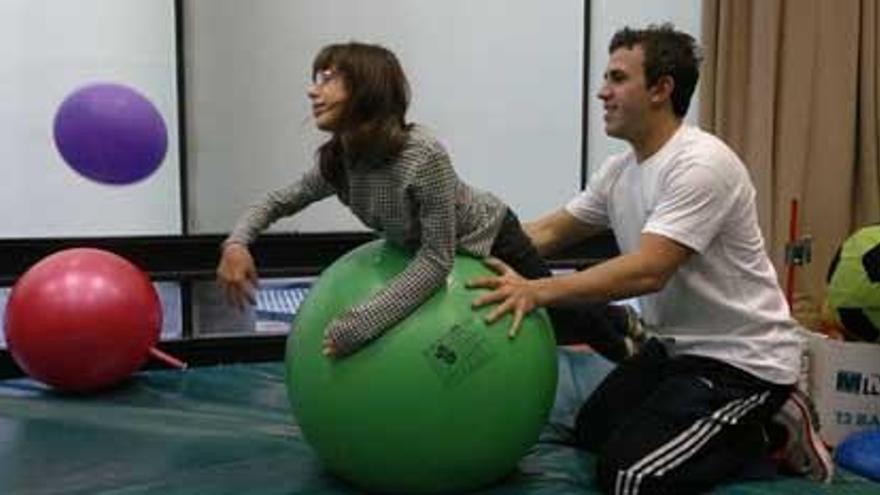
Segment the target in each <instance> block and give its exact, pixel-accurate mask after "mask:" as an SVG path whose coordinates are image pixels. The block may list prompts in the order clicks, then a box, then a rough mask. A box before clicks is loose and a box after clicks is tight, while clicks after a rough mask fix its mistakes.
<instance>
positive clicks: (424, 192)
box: [325, 152, 458, 356]
mask: <svg viewBox="0 0 880 495" xmlns="http://www.w3.org/2000/svg"><path fill="white" fill-rule="evenodd" d="M425 160H426V163H424V164H423V165H420V166H418V173H417V176H416V178H415V180H414V184H412V186H411V187H412V189H411V190H412V194H413V195H414V197H415V200H416V201H417V203H418V204H419V217H418V221H419V223H420V225H421V243H420V246H419V248H418V250H417V251H416V253H415V256H414V257H413V259H412V261H410V263H409V264H408V265H407V267H406V268H405V269H404V270H403V271H402V272H400V273H399V274H397V276H395V277H394V278H393V279H391V281H390V282H389V283H388V285H387V286H385V287H384V288H383V289H382V290H380V291H379V292H378V293H377V294H376V295H374V296H373V297H372V298H370V299H369V300H367V301H366V302H364V303H362V304H359V305H357V306H355V307H353V308H351V309H349V310H348V311H346V312H345V313H343V314H342V315H341V316H339V317H338V318H337V319H336V320H334V321H333V322H331V324H330V325H329V326H328V327H327V331H326V344H327V345H326V346H325V353H327V354H330V355H334V356H344V355H347V354H350V353H352V352H354V351H356V350H357V349H359V348H360V347H362V346H363V345H365V344H366V343H367V342H368V341H370V340H372V339H374V338H376V337H378V336H379V335H381V334H382V333H383V332H385V331H386V330H387V329H388V328H389V327H391V326H393V325H394V324H396V323H397V322H399V321H400V320H402V319H404V318H405V317H406V316H407V315H409V314H410V313H412V312H413V311H414V310H415V309H416V308H418V307H419V306H420V305H421V304H422V303H424V302H425V301H426V300H427V299H428V298H429V297H430V296H431V295H432V294H434V292H435V291H436V290H437V288H438V287H440V286H442V285H443V284H444V283H445V281H446V277H447V275H449V272H450V271H451V270H452V264H453V261H454V257H455V247H456V219H455V188H456V184H457V182H458V179H457V177H456V176H455V172H454V171H453V170H452V165H451V163H450V161H449V157H448V156H447V155H446V154H445V153H442V152H436V153H431V154H430V155H428V156H427V157H426V158H425Z"/></svg>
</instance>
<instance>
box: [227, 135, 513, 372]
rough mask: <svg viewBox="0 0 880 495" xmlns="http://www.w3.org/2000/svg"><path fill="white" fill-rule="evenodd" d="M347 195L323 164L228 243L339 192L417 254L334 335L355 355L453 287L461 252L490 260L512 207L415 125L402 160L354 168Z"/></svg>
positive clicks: (256, 209) (239, 227) (272, 199)
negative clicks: (469, 179) (468, 180)
mask: <svg viewBox="0 0 880 495" xmlns="http://www.w3.org/2000/svg"><path fill="white" fill-rule="evenodd" d="M346 167H347V176H348V184H347V190H344V191H339V190H336V189H335V188H334V187H333V186H332V185H331V184H330V183H329V182H327V181H326V180H324V177H323V176H322V175H321V172H320V169H319V167H318V166H317V165H316V166H314V167H313V168H312V169H310V170H309V171H307V172H306V173H305V174H304V175H303V176H302V178H301V179H300V180H299V181H297V182H295V183H293V184H291V185H289V186H287V187H284V188H282V189H279V190H276V191H273V192H271V193H269V194H268V195H266V196H265V197H264V198H263V199H262V200H261V201H259V202H257V203H254V204H252V205H251V206H250V207H248V208H247V209H246V210H245V212H244V214H243V215H242V216H241V218H240V219H239V220H238V222H237V223H236V224H235V227H234V228H233V230H232V233H231V234H230V235H229V237H228V238H227V239H226V241H224V243H229V242H238V243H243V244H249V243H250V242H252V241H253V240H254V239H255V238H256V237H257V235H258V234H259V233H260V232H261V231H263V230H264V229H266V228H267V227H268V226H269V225H270V224H272V223H273V222H275V221H276V220H278V219H279V218H281V217H284V216H289V215H293V214H295V213H297V212H298V211H300V210H302V209H303V208H305V207H306V206H307V205H309V204H310V203H313V202H315V201H318V200H321V199H324V198H326V197H328V196H331V195H333V194H336V195H337V197H339V199H340V200H341V201H342V202H343V203H344V204H346V205H347V206H348V207H349V209H351V211H352V212H353V213H354V214H355V215H356V216H357V217H358V218H359V219H360V220H361V221H362V222H363V223H364V224H366V225H367V226H368V227H370V228H372V229H374V230H376V231H377V232H378V233H379V234H380V235H382V236H383V237H385V238H386V239H388V240H390V241H392V242H395V243H397V244H400V245H403V246H407V247H410V248H413V249H415V250H416V255H415V257H414V258H413V260H412V261H411V262H410V264H409V266H407V267H406V269H405V270H403V271H402V272H401V273H400V274H398V275H397V276H396V277H395V278H393V279H392V280H391V281H390V282H389V284H388V285H387V286H386V287H385V288H384V289H383V290H381V291H379V292H378V293H377V294H376V295H375V296H374V297H372V298H371V299H369V300H367V301H365V302H364V303H362V304H359V305H357V306H355V307H352V308H351V309H349V310H348V311H347V312H345V313H343V314H342V315H340V316H339V317H337V318H336V320H334V321H333V322H331V323H330V325H329V326H328V328H327V330H326V335H327V337H329V338H331V339H332V340H333V342H334V344H335V346H336V350H337V354H338V355H346V354H349V353H351V352H354V351H355V350H357V349H358V348H360V347H361V346H363V345H364V344H366V343H367V342H368V341H370V340H372V339H374V338H376V337H378V336H379V335H381V334H382V332H384V330H385V329H387V328H388V327H390V326H392V325H394V324H395V323H397V322H398V321H400V320H402V319H403V318H404V317H405V316H406V315H408V314H409V313H410V312H412V311H413V310H414V309H415V308H416V307H418V306H419V305H420V304H421V303H422V302H424V301H425V300H426V299H427V298H428V297H429V296H430V295H431V294H432V293H433V292H434V291H435V290H436V289H437V288H438V287H440V286H441V285H442V284H444V283H445V281H446V277H447V275H448V274H449V271H450V270H451V268H452V262H453V257H454V255H455V251H456V249H459V250H461V251H463V252H466V253H469V254H472V255H475V256H480V257H482V256H486V255H488V254H489V251H490V249H491V248H492V243H493V241H494V239H495V236H496V235H497V233H498V230H499V228H500V226H501V221H502V219H503V218H504V214H505V212H506V211H507V206H506V205H505V204H504V203H502V202H501V201H500V200H499V199H498V198H496V197H495V196H493V195H491V194H490V193H488V192H484V191H480V190H478V189H475V188H473V187H471V186H469V185H467V184H465V183H464V182H462V181H461V180H460V179H459V178H458V176H457V175H456V173H455V170H454V169H453V168H452V163H451V161H450V159H449V155H448V154H447V153H446V150H445V149H444V148H443V146H442V145H441V144H440V143H439V142H438V141H437V140H436V139H435V138H434V137H433V136H432V135H431V134H430V133H429V132H428V131H427V130H426V129H424V128H423V127H421V126H413V127H412V128H411V129H410V131H409V137H408V140H407V142H406V144H405V145H404V148H403V150H402V151H401V153H400V155H399V156H398V157H397V158H396V159H395V160H393V161H392V162H390V163H387V164H385V165H381V166H365V165H363V164H346Z"/></svg>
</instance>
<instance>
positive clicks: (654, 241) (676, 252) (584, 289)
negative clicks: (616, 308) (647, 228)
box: [534, 233, 693, 306]
mask: <svg viewBox="0 0 880 495" xmlns="http://www.w3.org/2000/svg"><path fill="white" fill-rule="evenodd" d="M692 253H693V250H692V249H691V248H689V247H687V246H685V245H683V244H680V243H678V242H676V241H674V240H672V239H669V238H667V237H664V236H662V235H657V234H650V233H645V234H642V235H641V238H640V242H639V249H638V250H637V251H635V252H632V253H627V254H623V255H620V256H616V257H614V258H612V259H610V260H608V261H605V262H603V263H599V264H597V265H594V266H592V267H590V268H588V269H586V270H583V271H580V272H575V273H572V274H570V275H566V276H561V277H554V278H552V279H545V280H543V282H546V283H540V284H535V287H534V289H535V296H536V302H537V304H538V305H540V306H559V305H571V304H577V303H580V302H584V301H594V302H604V301H614V300H618V299H625V298H628V297H635V296H640V295H642V294H650V293H653V292H657V291H659V290H661V289H662V288H663V287H664V286H665V285H666V283H667V282H668V281H669V279H670V278H671V277H672V275H674V274H675V272H676V271H677V270H678V268H679V267H680V266H681V265H682V264H683V263H684V262H685V261H687V259H688V257H689V256H690V255H691V254H692Z"/></svg>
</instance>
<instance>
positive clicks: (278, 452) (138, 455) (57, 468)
mask: <svg viewBox="0 0 880 495" xmlns="http://www.w3.org/2000/svg"><path fill="white" fill-rule="evenodd" d="M608 369H609V366H608V365H607V363H604V362H603V361H602V360H601V359H599V358H596V357H594V356H592V355H582V354H579V353H571V352H568V351H560V390H559V391H558V393H557V407H556V408H554V411H553V416H552V417H551V424H550V425H548V428H547V431H546V434H545V435H544V436H543V437H542V441H541V442H539V443H538V444H537V445H536V446H535V447H534V448H533V449H532V451H531V452H530V453H529V454H528V455H527V456H526V457H525V458H524V459H523V460H522V461H521V462H520V464H519V466H518V469H517V470H516V471H515V472H514V473H512V474H511V476H510V477H508V478H507V479H505V480H503V482H502V483H499V484H498V485H496V486H494V487H492V488H490V489H488V490H484V491H483V492H481V493H487V494H493V495H500V494H514V493H516V494H522V493H526V494H570V493H587V494H589V493H598V491H597V489H596V488H595V486H594V484H593V481H592V464H593V460H592V458H591V456H590V455H589V454H586V453H584V452H582V451H579V450H577V449H574V448H571V447H569V446H566V445H562V444H559V443H555V442H554V441H553V440H554V439H555V438H556V436H555V435H556V434H555V431H554V429H555V428H557V427H558V426H557V424H556V423H559V422H562V423H564V421H565V419H566V417H570V415H571V414H572V410H573V407H574V406H573V404H574V402H572V401H571V400H569V398H570V396H574V395H577V394H578V393H584V392H585V391H589V390H591V389H592V387H594V386H595V384H596V383H597V382H598V380H599V379H601V377H602V376H603V375H604V373H605V372H607V370H608ZM283 373H284V371H283V366H282V364H281V363H265V364H250V365H231V366H217V367H209V368H196V369H191V370H189V371H186V372H178V371H151V372H145V373H141V374H139V375H137V376H136V377H134V378H133V379H132V380H131V381H129V382H128V383H126V384H125V385H124V386H121V387H119V388H117V389H115V390H111V391H108V392H104V393H101V394H99V395H95V396H89V397H76V396H65V395H60V394H56V393H53V392H51V391H48V390H46V389H45V388H44V387H42V386H40V385H39V384H37V383H35V382H33V381H31V380H28V379H16V380H7V381H2V382H0V494H4V495H13V494H27V495H49V494H64V495H71V494H89V495H95V494H105V495H110V494H112V495H129V494H131V495H133V494H162V495H177V494H180V495H183V494H186V495H193V494H200V495H216V494H236V495H248V494H253V495H275V494H277V495H296V494H354V493H359V492H358V490H356V489H354V488H352V487H349V486H347V485H345V484H344V483H342V482H340V481H338V480H336V479H335V478H333V477H332V476H331V475H330V474H328V473H327V472H325V471H324V470H323V469H322V466H321V465H320V463H319V462H318V460H317V458H316V457H315V455H314V453H313V451H312V449H311V448H310V447H309V446H308V445H307V444H306V443H305V442H304V440H303V439H302V436H301V434H300V432H299V430H298V429H297V427H296V424H295V422H294V419H293V418H292V416H291V414H290V409H289V406H288V403H287V397H286V392H285V388H284V381H283V380H284V378H283ZM716 493H723V494H738V495H745V494H766V493H779V494H792V495H795V494H796V495H806V494H811V493H817V494H818V493H825V494H871V493H874V494H876V493H880V485H878V484H874V483H871V482H869V481H867V480H865V479H863V478H860V477H858V476H855V475H852V474H849V473H845V472H841V473H840V474H839V475H838V477H837V479H836V480H835V483H834V484H833V485H829V486H822V485H817V484H814V483H811V482H808V481H806V480H802V479H792V478H778V479H774V480H768V481H760V482H748V483H746V482H743V483H737V484H733V485H729V486H726V487H723V488H721V489H719V490H717V491H716Z"/></svg>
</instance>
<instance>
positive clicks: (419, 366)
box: [286, 241, 557, 493]
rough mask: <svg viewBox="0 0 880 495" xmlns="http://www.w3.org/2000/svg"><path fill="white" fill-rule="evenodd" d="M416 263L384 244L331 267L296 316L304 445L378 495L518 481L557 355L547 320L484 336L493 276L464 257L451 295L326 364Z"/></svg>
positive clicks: (292, 366) (538, 317) (291, 356)
mask: <svg viewBox="0 0 880 495" xmlns="http://www.w3.org/2000/svg"><path fill="white" fill-rule="evenodd" d="M411 258H412V253H411V252H409V251H406V250H404V249H402V248H399V247H396V246H394V245H392V244H390V243H386V242H385V241H374V242H370V243H368V244H365V245H363V246H360V247H358V248H357V249H354V250H353V251H351V252H349V253H348V254H346V255H345V256H343V257H341V258H340V259H339V260H337V261H336V262H335V263H333V264H332V265H331V266H330V267H329V268H327V269H326V270H325V271H324V272H323V274H322V275H321V277H320V279H319V280H318V281H317V283H316V284H315V285H314V287H312V289H311V291H310V292H309V296H308V297H307V299H306V300H305V301H304V302H303V304H302V305H301V306H300V308H299V312H298V314H297V316H296V320H295V321H294V324H293V326H294V329H293V331H292V332H291V334H290V337H289V338H288V340H287V355H286V371H287V377H286V383H287V391H288V397H289V399H290V402H291V405H292V408H293V413H294V415H295V417H296V419H297V422H298V424H299V427H300V428H301V431H302V433H303V435H304V436H305V438H306V440H307V441H308V442H309V443H310V444H311V445H312V447H314V449H315V451H316V452H317V454H318V456H319V457H320V459H321V460H322V461H323V462H324V464H325V465H326V466H327V467H328V468H329V469H330V470H331V471H332V472H334V473H335V474H336V475H338V476H339V477H340V478H342V479H344V480H347V481H349V482H350V483H352V484H354V485H356V486H358V487H360V488H363V489H366V490H370V491H381V492H396V493H427V492H457V491H462V490H468V489H473V488H478V487H481V486H485V485H488V484H490V483H492V482H494V481H496V480H498V479H499V478H501V477H503V476H505V475H507V474H508V473H510V472H511V471H512V470H513V469H514V468H515V467H516V465H517V462H518V461H519V459H520V458H521V457H522V456H523V455H524V454H525V453H526V451H527V450H528V449H529V447H531V446H532V445H533V444H534V442H535V441H536V440H537V438H538V434H539V433H540V430H541V428H542V426H543V425H544V423H545V421H546V420H547V416H548V413H549V411H550V408H551V407H552V405H553V397H554V393H555V390H556V372H557V368H556V346H555V342H554V338H553V332H552V329H551V326H550V321H549V319H548V317H547V314H546V313H545V312H544V311H543V310H540V311H534V312H533V313H532V314H531V315H529V316H528V317H526V318H525V320H524V321H523V326H522V328H521V331H520V333H519V335H518V336H517V337H516V338H515V339H509V338H508V337H507V330H508V328H509V326H510V323H511V319H510V317H505V318H503V319H501V320H500V321H498V322H496V323H494V324H492V325H487V324H486V323H485V322H484V321H483V318H482V317H483V316H484V315H485V314H486V312H487V311H488V309H481V310H479V311H473V310H472V309H471V302H472V301H473V300H474V298H475V297H477V295H478V294H479V293H480V291H477V290H472V289H468V288H466V287H465V283H466V282H467V281H468V280H470V279H472V278H474V277H476V276H479V275H484V274H490V273H491V272H490V270H489V269H488V268H486V267H485V266H484V265H483V264H482V263H481V262H480V261H479V260H477V259H474V258H470V257H466V256H461V255H460V256H456V259H455V265H454V268H453V270H452V273H451V274H450V275H449V277H448V278H447V283H446V286H445V287H443V288H441V289H439V290H438V291H437V292H436V293H435V294H434V295H433V296H431V298H430V299H428V300H427V301H426V302H425V303H424V304H423V305H422V306H421V307H419V308H418V309H417V310H416V311H415V312H413V313H412V314H410V315H409V316H408V317H407V318H406V319H404V320H403V321H401V322H400V323H398V324H397V325H396V326H394V327H392V328H390V329H389V330H388V331H386V333H385V334H384V335H383V336H381V337H380V338H378V339H376V340H375V341H373V342H371V343H370V344H369V345H367V346H366V347H364V348H362V349H361V350H359V351H358V352H356V353H354V354H352V355H350V356H348V357H346V358H342V359H338V360H331V359H329V358H326V357H324V356H323V355H322V354H321V341H322V339H323V335H324V328H325V327H326V326H327V324H328V323H329V322H330V321H331V319H332V318H333V317H334V316H336V315H338V314H340V312H342V311H344V310H345V309H346V308H348V307H350V306H352V305H353V304H356V303H358V302H360V301H363V300H364V299H365V298H367V297H368V296H370V295H371V294H374V293H376V292H377V291H379V290H380V289H381V288H382V287H384V286H385V285H387V283H388V282H389V281H390V280H391V279H392V278H393V277H394V276H395V275H396V274H398V273H399V272H401V271H402V270H403V269H404V268H405V267H406V266H407V264H408V262H409V260H410V259H411Z"/></svg>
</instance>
